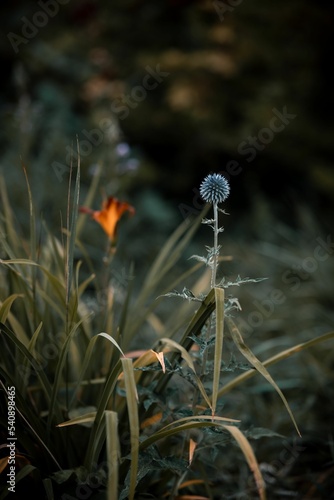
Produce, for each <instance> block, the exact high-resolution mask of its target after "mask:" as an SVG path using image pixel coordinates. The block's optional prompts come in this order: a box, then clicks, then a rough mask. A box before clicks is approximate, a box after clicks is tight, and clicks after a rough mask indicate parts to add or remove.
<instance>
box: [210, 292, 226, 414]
mask: <svg viewBox="0 0 334 500" xmlns="http://www.w3.org/2000/svg"><path fill="white" fill-rule="evenodd" d="M224 297H225V295H224V289H223V288H215V302H216V340H215V355H214V367H213V382H212V396H211V398H212V414H213V415H214V414H215V412H216V406H217V397H218V391H219V381H220V369H221V360H222V352H223V339H224Z"/></svg>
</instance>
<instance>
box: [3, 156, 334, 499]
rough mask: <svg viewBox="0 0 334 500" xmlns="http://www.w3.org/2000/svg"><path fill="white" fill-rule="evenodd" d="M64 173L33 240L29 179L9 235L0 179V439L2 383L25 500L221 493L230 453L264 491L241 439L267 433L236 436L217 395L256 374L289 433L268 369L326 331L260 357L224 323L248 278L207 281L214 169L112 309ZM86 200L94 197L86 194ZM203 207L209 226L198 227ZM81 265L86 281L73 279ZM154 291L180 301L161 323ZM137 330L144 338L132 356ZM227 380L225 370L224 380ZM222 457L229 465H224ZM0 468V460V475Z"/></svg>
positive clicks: (76, 186) (76, 185) (262, 493)
mask: <svg viewBox="0 0 334 500" xmlns="http://www.w3.org/2000/svg"><path fill="white" fill-rule="evenodd" d="M71 172H72V173H71V177H70V182H69V190H68V208H67V214H66V217H65V220H66V225H65V228H63V231H62V236H61V238H60V239H59V238H56V237H55V235H53V234H52V233H50V232H49V231H48V230H47V228H46V227H44V228H43V235H42V236H41V237H40V236H38V235H37V232H36V227H37V226H39V224H37V223H36V222H37V221H36V217H35V214H34V206H33V200H32V196H31V192H30V188H29V183H28V182H27V187H28V189H27V191H28V200H29V210H30V238H29V241H28V242H27V241H25V240H24V239H22V238H21V237H20V236H19V229H18V226H17V223H16V221H15V217H14V213H13V211H12V208H11V206H10V202H9V200H8V195H7V191H6V187H5V184H4V182H3V181H1V184H0V188H1V195H2V205H3V206H2V218H1V222H0V236H1V243H2V248H1V259H2V260H1V267H0V272H1V277H2V285H1V297H0V300H1V302H0V334H1V336H0V342H1V361H0V377H1V385H2V389H3V392H2V398H1V406H2V412H1V415H2V416H1V429H2V435H3V436H4V437H3V439H5V436H6V419H5V415H6V412H5V407H6V393H7V388H8V387H9V386H14V387H15V391H16V411H17V413H16V435H17V447H16V458H17V462H16V463H17V471H16V472H17V490H18V492H21V494H23V493H22V492H24V491H26V489H27V487H29V488H33V489H34V492H36V494H35V497H36V498H47V499H58V498H61V499H63V498H83V497H85V498H92V499H93V498H96V499H97V498H101V497H104V498H108V499H120V500H122V499H126V498H129V499H134V498H144V497H145V493H147V492H149V493H150V495H151V498H157V499H158V498H159V499H160V498H170V499H172V498H182V495H186V497H187V498H198V497H199V496H200V497H201V498H214V497H216V496H217V491H218V492H219V495H220V494H221V489H222V488H224V480H223V476H222V472H221V471H222V469H223V470H224V468H225V467H226V470H228V469H230V468H231V467H232V468H233V467H235V468H238V467H239V464H240V457H241V456H243V457H244V459H245V461H246V463H247V464H248V466H249V469H250V471H251V474H252V477H253V479H252V480H251V481H250V483H249V485H248V486H247V487H248V492H249V493H252V492H256V495H257V496H258V497H259V498H261V499H264V498H265V497H266V485H265V482H264V480H263V477H262V473H261V468H260V466H259V464H258V462H257V459H256V456H255V452H254V449H253V447H252V445H251V438H252V436H254V437H259V435H263V436H267V437H268V436H269V437H270V436H271V435H274V434H275V433H271V432H270V430H261V429H253V430H252V429H251V430H245V429H243V422H242V421H240V415H237V414H235V413H234V412H233V411H229V413H228V414H225V413H224V411H223V410H224V399H225V398H226V397H227V395H228V393H229V392H230V391H231V390H232V389H234V388H235V387H237V386H239V385H240V384H241V383H242V382H244V381H245V380H247V379H249V378H251V377H252V376H253V375H255V373H260V374H261V375H262V376H263V377H264V378H265V380H266V381H267V382H269V384H271V386H272V387H273V388H274V390H275V391H276V392H277V394H278V396H279V397H280V398H281V400H282V402H283V405H284V406H285V408H286V410H287V412H288V413H289V415H290V418H291V420H292V424H293V425H294V426H295V429H296V432H297V434H298V433H299V430H298V427H297V423H296V421H295V419H294V416H293V414H292V412H291V409H290V407H289V404H288V402H287V400H286V398H285V396H284V395H283V393H282V391H281V390H280V388H279V387H278V385H277V383H276V382H275V381H274V380H273V378H272V377H271V375H270V374H269V372H268V370H267V368H268V366H270V365H272V364H273V363H276V362H278V361H282V360H284V359H286V358H287V357H289V356H291V355H292V354H294V353H296V352H299V351H301V350H303V349H305V348H308V347H311V346H312V345H315V344H317V343H319V342H321V341H324V340H328V339H331V338H333V337H334V333H333V332H331V333H328V334H327V335H323V336H321V337H319V338H317V339H314V340H312V341H309V342H305V343H301V344H299V345H297V346H295V347H293V348H290V349H287V350H285V351H283V352H281V353H277V354H276V355H275V356H272V357H271V358H269V359H267V360H264V361H262V362H261V361H260V360H259V359H258V358H257V357H256V356H255V355H254V354H253V352H252V351H251V349H250V348H249V347H248V346H247V345H246V343H245V341H244V339H243V338H242V335H241V333H240V331H239V330H238V328H237V326H236V324H235V322H234V319H233V318H234V315H235V314H238V310H239V309H240V306H239V302H238V299H237V298H236V297H234V296H233V295H231V294H230V289H231V288H233V287H236V286H240V285H241V284H244V283H254V282H258V281H261V279H257V278H241V277H238V278H237V279H236V280H234V281H229V280H228V279H226V278H225V277H220V278H219V279H218V278H217V275H218V269H219V265H220V263H221V262H222V261H223V260H224V257H222V256H221V247H220V246H219V235H220V233H222V231H223V228H222V227H220V226H219V220H218V218H219V214H220V213H224V214H225V212H224V211H223V210H222V209H221V208H220V207H219V204H220V203H222V202H223V201H224V200H225V199H226V197H227V196H228V194H229V185H228V183H227V181H226V179H224V178H223V177H222V176H220V175H219V174H213V175H211V176H208V177H207V178H206V179H205V180H204V182H203V184H202V186H201V194H202V196H203V199H204V200H205V201H207V202H208V203H209V205H208V206H207V207H206V208H205V209H204V211H203V213H201V214H199V216H198V217H197V218H196V219H194V220H193V221H192V224H189V223H188V221H185V222H184V223H183V224H181V225H180V227H179V228H177V229H176V230H175V232H174V233H173V234H172V235H171V236H170V238H169V239H168V240H167V242H166V244H165V246H164V247H163V248H162V249H161V251H160V253H159V255H158V256H157V257H156V259H155V261H154V262H153V263H152V266H151V268H150V269H149V270H148V271H147V274H146V277H145V279H144V282H143V283H142V285H141V288H140V290H139V292H138V293H137V294H136V296H133V290H132V286H131V285H132V280H129V283H128V288H127V291H126V294H125V296H124V298H123V301H122V303H121V304H120V303H119V301H116V297H115V295H116V294H117V289H115V287H114V286H113V284H112V282H111V280H110V269H111V267H112V266H113V259H112V258H111V255H110V254H108V259H107V260H105V261H104V263H103V262H102V263H101V269H102V271H101V270H98V269H93V268H92V263H91V261H90V258H89V255H88V254H87V253H86V252H85V249H84V247H83V245H82V243H81V241H80V232H81V231H82V230H83V219H82V218H81V219H79V220H78V218H77V217H78V208H79V196H80V165H78V166H77V170H76V175H75V179H74V175H73V172H74V169H72V171H71ZM95 187H96V186H94V189H95ZM92 195H93V188H92V191H91V192H90V193H89V196H88V198H89V199H91V198H92ZM211 204H212V205H213V218H212V219H206V218H204V217H205V215H206V214H207V212H208V210H209V208H210V205H211ZM80 217H82V216H80ZM201 223H204V224H206V225H208V226H211V227H212V229H213V235H214V242H213V246H212V247H207V255H206V256H204V257H202V256H198V255H197V256H194V258H195V260H196V264H194V265H193V266H192V267H191V268H190V269H188V270H186V271H185V272H184V273H183V274H181V275H180V276H179V277H177V278H172V279H171V278H170V271H171V270H172V269H173V266H175V264H176V263H177V262H178V260H179V259H180V256H181V255H182V252H183V251H184V250H185V248H186V247H187V245H188V244H189V242H190V240H191V238H192V237H193V235H194V233H195V232H196V230H197V229H198V227H199V226H200V224H201ZM85 266H86V268H87V269H90V274H89V275H88V276H86V277H85V278H84V279H82V278H81V275H82V268H83V267H85ZM208 270H209V273H208ZM101 272H102V274H103V279H104V285H103V286H104V287H105V288H104V290H105V292H106V294H105V296H104V298H105V300H104V302H103V312H102V311H101V308H97V309H96V310H97V312H96V313H95V315H94V314H92V312H91V311H90V310H89V307H88V305H87V295H89V296H90V297H91V296H92V295H93V297H94V294H96V296H98V293H99V291H100V288H99V286H100V285H99V282H98V279H97V277H98V276H99V273H101ZM196 273H200V277H199V278H197V280H196V279H195V276H196ZM190 278H192V279H193V286H192V289H191V290H190V289H189V288H186V287H184V286H183V288H182V289H181V290H182V291H181V292H179V291H177V289H178V288H179V287H182V285H183V283H184V281H185V280H186V279H187V280H188V279H190ZM89 288H90V290H89ZM172 290H174V291H172ZM175 290H176V291H175ZM166 296H168V297H170V298H173V297H174V298H175V300H179V299H180V298H183V299H186V300H185V301H184V302H183V303H179V302H178V303H177V305H176V306H175V307H173V308H172V312H171V315H170V320H169V321H166V322H165V324H161V321H160V320H159V318H158V313H157V308H158V305H159V304H160V303H161V301H163V300H166V298H165V297H166ZM95 302H96V303H98V299H97V298H96V299H95ZM115 304H117V308H118V309H119V308H120V310H118V311H117V310H116V306H115ZM147 325H149V327H150V329H151V331H152V330H153V331H154V335H155V340H154V341H153V342H152V344H151V345H149V346H145V348H144V349H141V350H140V351H138V350H137V351H136V352H131V349H132V346H133V345H134V341H135V339H136V337H137V336H138V335H139V334H140V333H141V332H142V330H144V329H145V328H146V327H147ZM226 326H227V333H226V332H225V327H226ZM226 339H227V341H226ZM231 343H232V344H233V345H234V346H236V348H237V349H238V350H239V351H240V353H241V354H242V356H243V357H244V358H245V362H244V363H243V364H242V363H236V362H235V360H233V357H232V354H231V348H230V347H229V346H230V344H231ZM227 371H229V372H233V373H234V372H236V373H235V374H234V378H232V379H231V378H229V380H228V381H225V382H224V374H225V373H226V372H227ZM240 371H241V373H240ZM233 443H236V444H237V445H238V447H239V448H240V450H241V453H239V454H238V453H237V452H235V448H234V445H233ZM224 457H229V459H230V457H232V464H231V463H230V462H229V463H227V462H226V460H224ZM7 463H8V460H7V457H6V456H4V457H3V459H2V461H1V462H0V467H1V469H2V470H3V471H5V470H6V467H7ZM234 486H235V488H237V483H235V485H234ZM2 487H3V492H2V494H1V497H0V498H5V497H6V496H7V495H8V494H9V493H8V489H7V488H6V484H5V481H4V480H2ZM253 490H254V491H253Z"/></svg>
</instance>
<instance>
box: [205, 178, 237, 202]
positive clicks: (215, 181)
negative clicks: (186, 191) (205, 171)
mask: <svg viewBox="0 0 334 500" xmlns="http://www.w3.org/2000/svg"><path fill="white" fill-rule="evenodd" d="M199 192H200V195H201V196H202V198H203V200H204V201H206V202H207V203H221V202H222V201H225V200H226V198H227V197H228V195H229V194H230V185H229V183H228V181H227V179H225V177H223V176H222V175H220V174H209V175H208V176H207V177H206V178H205V179H204V181H203V182H202V184H201V186H200V188H199Z"/></svg>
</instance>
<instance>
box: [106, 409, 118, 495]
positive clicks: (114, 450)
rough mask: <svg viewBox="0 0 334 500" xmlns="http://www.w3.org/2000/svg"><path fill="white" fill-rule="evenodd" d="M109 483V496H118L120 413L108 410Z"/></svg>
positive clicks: (107, 451) (107, 448) (107, 450)
mask: <svg viewBox="0 0 334 500" xmlns="http://www.w3.org/2000/svg"><path fill="white" fill-rule="evenodd" d="M105 418H106V435H107V447H106V453H107V459H108V483H107V498H108V499H110V500H112V499H113V498H115V499H116V498H118V469H119V459H120V444H119V437H118V415H117V413H116V412H115V411H106V412H105Z"/></svg>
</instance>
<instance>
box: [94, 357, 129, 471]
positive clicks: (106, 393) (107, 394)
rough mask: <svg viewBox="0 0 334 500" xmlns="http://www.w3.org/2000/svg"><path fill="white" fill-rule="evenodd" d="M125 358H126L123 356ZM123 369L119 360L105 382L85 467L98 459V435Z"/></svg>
mask: <svg viewBox="0 0 334 500" xmlns="http://www.w3.org/2000/svg"><path fill="white" fill-rule="evenodd" d="M123 359H125V358H123ZM121 371H122V364H121V362H120V361H118V362H117V363H116V364H115V366H114V368H113V370H112V371H111V372H110V373H109V375H108V378H107V380H106V382H105V385H104V388H103V392H102V395H101V397H100V399H99V405H98V408H97V412H96V417H95V421H94V425H93V427H92V430H91V434H90V438H89V443H88V447H87V452H86V457H85V467H87V469H88V470H90V469H91V466H92V464H93V463H94V462H95V463H96V461H97V457H96V454H97V451H98V437H99V435H100V433H101V423H102V420H103V421H104V412H105V410H106V408H107V404H108V401H109V399H110V398H111V396H112V394H113V391H114V389H115V386H116V384H117V379H118V377H119V374H120V373H121Z"/></svg>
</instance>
